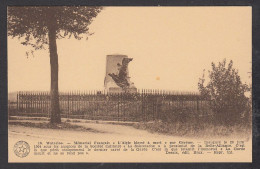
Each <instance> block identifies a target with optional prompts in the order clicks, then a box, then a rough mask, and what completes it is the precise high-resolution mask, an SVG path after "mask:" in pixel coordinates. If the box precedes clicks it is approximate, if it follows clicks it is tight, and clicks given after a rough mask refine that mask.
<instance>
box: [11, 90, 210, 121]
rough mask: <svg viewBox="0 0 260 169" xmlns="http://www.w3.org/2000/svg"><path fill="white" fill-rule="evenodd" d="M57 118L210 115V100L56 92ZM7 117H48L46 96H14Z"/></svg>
mask: <svg viewBox="0 0 260 169" xmlns="http://www.w3.org/2000/svg"><path fill="white" fill-rule="evenodd" d="M59 103H60V111H61V116H62V117H65V118H84V119H92V120H113V121H114V120H118V121H150V120H156V119H161V118H165V116H166V118H167V115H171V116H172V115H175V114H176V115H177V114H179V113H189V114H193V115H203V114H207V113H209V112H210V100H207V99H205V98H203V97H201V96H200V95H198V94H195V93H174V92H169V91H159V90H140V91H138V92H137V93H116V94H111V93H106V92H103V91H90V92H60V93H59ZM8 109H9V115H18V116H23V115H24V116H37V117H40V116H41V117H50V94H49V92H18V94H17V100H16V102H9V104H8Z"/></svg>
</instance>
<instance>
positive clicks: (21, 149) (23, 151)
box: [14, 141, 30, 158]
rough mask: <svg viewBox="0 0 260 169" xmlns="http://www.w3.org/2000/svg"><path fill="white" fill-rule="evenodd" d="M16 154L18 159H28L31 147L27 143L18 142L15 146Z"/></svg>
mask: <svg viewBox="0 0 260 169" xmlns="http://www.w3.org/2000/svg"><path fill="white" fill-rule="evenodd" d="M14 153H15V154H16V155H17V156H18V157H21V158H23V157H26V156H27V155H28V154H29V153H30V146H29V144H28V143H27V142H25V141H18V142H17V143H15V145H14Z"/></svg>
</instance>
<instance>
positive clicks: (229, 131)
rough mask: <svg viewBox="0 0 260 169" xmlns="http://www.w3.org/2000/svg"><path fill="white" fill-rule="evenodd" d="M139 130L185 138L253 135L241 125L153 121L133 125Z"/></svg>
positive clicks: (247, 128)
mask: <svg viewBox="0 0 260 169" xmlns="http://www.w3.org/2000/svg"><path fill="white" fill-rule="evenodd" d="M133 126H134V127H135V128H137V129H144V130H148V131H149V132H152V133H163V134H167V135H174V136H181V137H183V136H185V137H198V138H201V137H204V138H207V137H208V138H211V137H233V136H235V137H248V136H250V135H251V131H252V130H251V128H250V127H245V126H241V125H235V126H223V125H217V126H216V125H213V124H205V123H204V124H189V123H180V122H176V123H165V122H162V121H153V122H146V123H137V124H134V125H133Z"/></svg>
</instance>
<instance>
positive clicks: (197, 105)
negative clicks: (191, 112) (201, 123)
mask: <svg viewBox="0 0 260 169" xmlns="http://www.w3.org/2000/svg"><path fill="white" fill-rule="evenodd" d="M197 113H199V96H197Z"/></svg>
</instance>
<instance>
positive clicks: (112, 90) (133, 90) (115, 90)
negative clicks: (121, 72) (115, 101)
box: [108, 87, 137, 94]
mask: <svg viewBox="0 0 260 169" xmlns="http://www.w3.org/2000/svg"><path fill="white" fill-rule="evenodd" d="M108 93H112V94H114V93H137V88H134V87H132V88H127V89H126V91H124V90H123V89H122V88H120V87H110V88H109V89H108Z"/></svg>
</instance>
